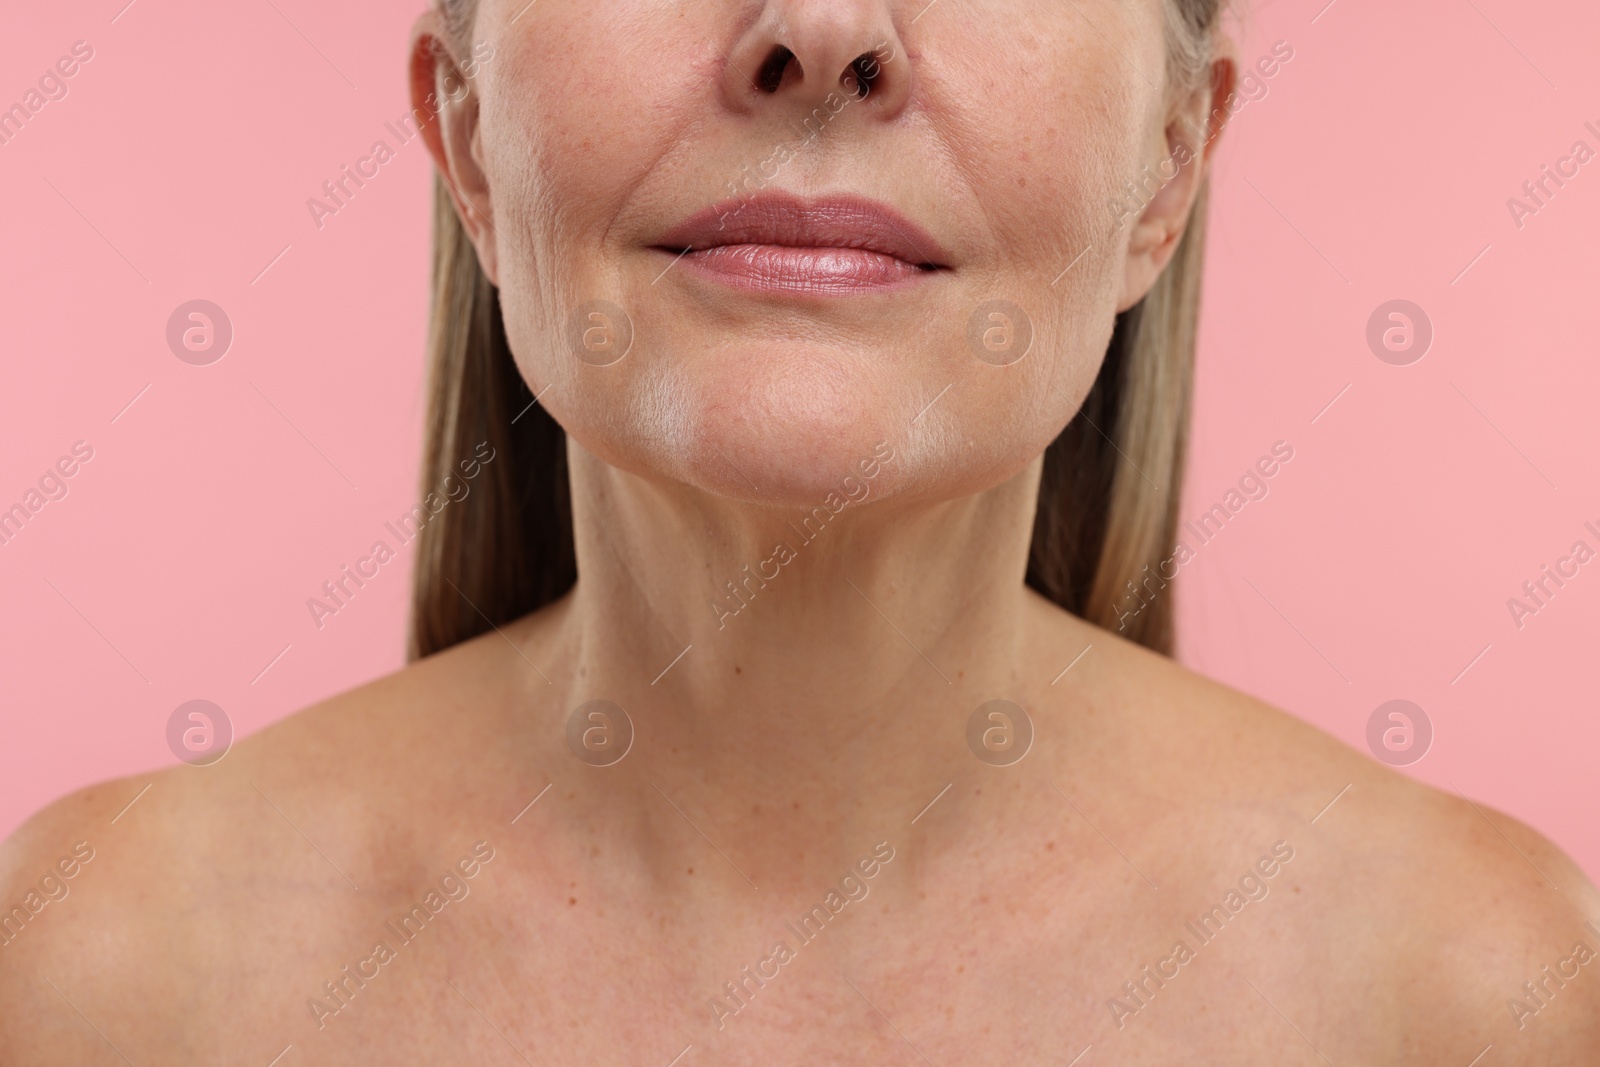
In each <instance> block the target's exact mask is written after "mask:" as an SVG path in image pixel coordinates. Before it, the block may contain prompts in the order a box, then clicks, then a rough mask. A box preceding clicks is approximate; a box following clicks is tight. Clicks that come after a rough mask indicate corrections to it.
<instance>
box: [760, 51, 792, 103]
mask: <svg viewBox="0 0 1600 1067" xmlns="http://www.w3.org/2000/svg"><path fill="white" fill-rule="evenodd" d="M793 59H794V53H793V52H791V51H789V50H788V49H787V48H785V47H783V45H781V44H780V45H776V46H774V47H773V49H772V51H771V52H769V53H767V58H766V60H765V61H764V62H763V63H762V64H761V70H760V71H759V72H757V74H756V84H757V85H758V86H760V87H761V91H762V92H764V93H775V92H777V91H778V86H780V85H782V84H783V76H784V74H785V73H787V72H788V70H789V63H790V61H792V60H793Z"/></svg>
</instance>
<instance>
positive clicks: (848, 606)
mask: <svg viewBox="0 0 1600 1067" xmlns="http://www.w3.org/2000/svg"><path fill="white" fill-rule="evenodd" d="M569 448H570V453H569V454H570V455H571V457H572V461H571V470H572V485H573V493H572V499H573V512H574V515H573V518H574V533H575V537H576V548H577V559H578V573H579V576H580V577H579V581H578V583H577V586H576V588H575V589H574V591H573V593H572V595H571V597H570V598H569V600H568V604H567V605H566V607H565V610H564V611H563V613H562V615H561V618H560V624H559V625H560V637H559V640H558V642H557V645H556V646H555V649H554V650H553V651H552V654H553V655H558V656H560V657H561V660H560V662H559V663H558V664H557V665H556V666H557V667H558V668H559V673H554V674H552V677H553V678H554V684H555V685H556V686H557V687H558V691H559V692H560V695H561V696H562V697H563V698H565V699H564V703H562V704H561V707H562V708H563V709H568V708H573V707H576V706H577V705H578V704H580V703H583V702H584V701H588V700H594V699H606V700H611V701H614V702H615V703H617V704H619V705H621V706H622V707H623V708H624V709H626V710H627V711H628V713H629V715H630V717H631V719H632V721H633V724H634V728H635V731H636V737H635V740H634V747H633V749H632V750H631V751H630V752H629V754H628V756H627V757H626V759H627V761H628V762H629V763H631V764H632V767H631V768H630V770H631V771H632V772H633V773H632V775H631V776H627V777H625V776H623V775H613V776H612V777H611V778H609V779H607V789H608V791H609V790H616V789H621V793H620V794H613V795H611V796H610V797H609V800H608V802H611V803H615V802H617V801H619V800H621V799H622V797H623V796H626V797H627V798H628V801H629V802H637V803H639V804H641V805H648V806H650V807H652V808H656V809H659V808H661V807H662V805H661V799H660V797H659V796H658V795H656V794H657V792H658V791H659V792H662V793H667V794H669V795H670V794H672V793H674V792H676V793H677V794H678V795H677V796H674V797H673V799H674V801H675V802H677V803H680V804H682V805H685V806H691V805H692V807H693V808H694V810H696V811H699V812H709V813H714V815H713V817H714V818H715V820H716V825H717V827H718V829H719V830H720V831H721V832H722V833H723V834H724V835H726V836H727V837H728V838H730V839H732V840H731V847H732V848H734V849H736V850H737V852H738V853H739V855H740V856H741V857H743V858H744V862H743V863H741V864H740V866H741V867H742V868H745V869H746V870H747V871H749V873H750V874H751V875H752V876H755V877H757V880H758V881H759V880H760V876H765V877H766V878H767V879H768V880H769V881H777V882H781V881H784V880H786V879H787V878H788V877H789V876H795V877H800V876H809V875H810V872H809V871H800V870H797V869H795V864H796V863H797V862H799V861H798V857H800V856H809V857H812V858H813V859H814V860H815V861H817V862H819V863H823V864H826V863H833V862H848V861H851V860H854V859H856V858H858V857H857V855H856V853H860V852H862V850H863V849H868V848H870V846H871V844H872V843H873V842H875V841H877V840H879V839H881V837H882V833H881V832H880V831H881V829H882V827H883V826H885V825H888V824H889V823H890V822H893V823H894V824H896V825H900V826H904V825H905V823H906V820H908V819H909V818H910V817H911V816H912V815H914V814H915V813H916V810H917V808H919V807H921V806H922V805H923V804H925V803H927V801H928V800H929V799H930V798H931V797H932V796H933V795H934V794H935V793H936V792H937V791H938V790H939V789H940V788H941V787H942V786H943V785H944V784H945V783H947V782H949V781H950V780H951V779H952V775H953V771H955V770H957V769H960V768H961V767H962V766H964V761H970V760H971V759H972V758H973V757H972V755H971V754H970V753H969V752H968V751H967V748H966V744H965V729H966V722H967V718H968V716H969V715H970V714H971V712H972V710H973V709H974V708H976V707H977V706H978V705H979V704H981V703H983V702H985V701H987V700H990V699H994V698H996V697H1004V696H1007V695H1008V694H1011V693H1015V692H1017V691H1018V687H1019V686H1020V685H1021V684H1024V678H1023V672H1022V669H1021V664H1020V663H1019V662H1018V661H1019V659H1021V658H1022V657H1023V655H1024V649H1025V646H1026V645H1027V644H1028V642H1026V641H1025V640H1023V638H1024V636H1025V635H1024V633H1023V631H1024V627H1025V624H1026V622H1027V620H1028V619H1029V618H1030V617H1031V616H1030V614H1029V608H1030V606H1031V604H1032V603H1033V595H1032V594H1031V593H1029V592H1028V590H1027V589H1026V587H1025V585H1024V581H1023V579H1024V574H1025V570H1026V565H1027V555H1028V546H1029V541H1030V537H1031V533H1032V523H1033V512H1034V507H1035V503H1036V500H1037V493H1038V479H1039V471H1040V465H1039V463H1038V462H1035V463H1033V464H1032V465H1030V466H1029V467H1028V468H1027V469H1025V470H1024V471H1023V472H1022V473H1020V474H1019V475H1017V476H1015V477H1013V478H1012V479H1010V480H1009V481H1007V482H1005V483H1003V484H1001V485H999V486H996V487H994V488H991V489H987V490H984V491H982V492H979V493H976V494H974V495H970V496H965V497H960V498H957V499H953V500H943V501H938V502H933V503H917V504H901V503H900V501H899V500H898V499H897V498H885V499H882V500H875V499H873V498H872V497H871V496H870V495H868V496H866V497H865V498H863V499H861V500H859V501H858V502H852V503H849V504H848V505H846V506H843V507H842V508H839V510H838V511H837V513H835V512H834V511H833V510H832V509H831V508H829V507H826V506H823V507H819V508H818V509H816V510H814V511H805V510H802V509H799V508H772V507H767V506H755V505H746V504H740V503H737V502H732V501H729V500H728V499H727V498H725V497H720V496H714V495H711V494H707V493H703V492H701V491H699V490H695V489H691V488H688V487H685V486H683V485H682V484H680V483H662V482H657V481H652V480H647V479H644V478H641V477H639V476H636V475H633V474H629V473H627V472H624V471H621V470H618V469H617V468H615V467H612V466H609V465H608V464H605V463H603V462H602V461H600V460H598V459H596V458H595V457H594V456H592V455H590V454H589V453H587V452H586V451H584V450H583V449H582V448H581V447H579V446H577V445H576V444H575V443H570V444H569ZM840 499H842V498H836V500H835V501H834V503H835V506H837V504H838V501H839V500H840ZM547 673H551V672H550V671H548V670H547ZM563 714H565V710H563ZM624 782H631V783H632V784H631V785H628V786H626V787H623V786H622V785H621V783H624ZM685 798H686V799H685ZM902 815H903V816H904V818H902V817H901V816H902ZM841 857H847V859H841ZM751 868H754V869H756V870H759V871H760V876H757V875H756V870H751Z"/></svg>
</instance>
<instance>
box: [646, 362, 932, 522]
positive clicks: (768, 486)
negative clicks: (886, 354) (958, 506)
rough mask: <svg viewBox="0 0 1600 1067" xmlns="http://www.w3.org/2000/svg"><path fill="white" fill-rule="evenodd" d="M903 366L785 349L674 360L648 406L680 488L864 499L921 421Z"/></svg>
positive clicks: (814, 500) (786, 499) (790, 502)
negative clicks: (865, 489) (664, 428)
mask: <svg viewBox="0 0 1600 1067" xmlns="http://www.w3.org/2000/svg"><path fill="white" fill-rule="evenodd" d="M895 365H896V364H895V361H892V360H889V359H887V358H879V357H878V356H877V354H875V353H871V352H862V353H859V354H857V353H840V352H838V351H835V350H831V349H829V348H827V347H825V346H819V345H817V344H815V343H802V342H797V341H785V340H761V341H752V342H742V343H729V344H724V345H720V346H718V347H716V348H714V349H712V350H710V351H705V350H702V351H701V352H699V353H697V354H696V355H695V356H694V357H693V358H691V359H688V360H682V361H678V360H672V361H667V364H666V365H665V366H664V367H663V368H662V370H661V372H660V373H658V374H654V375H652V377H653V378H655V379H656V381H655V383H654V384H653V387H651V388H648V389H647V390H646V392H647V393H648V394H650V396H649V397H648V399H647V400H646V403H645V405H644V406H645V407H646V408H652V409H654V410H655V411H656V412H657V413H658V418H659V419H661V420H663V421H664V422H665V423H666V424H667V425H669V426H670V427H671V428H672V429H671V431H670V432H669V434H667V435H666V437H665V440H667V441H668V442H670V443H671V444H672V445H673V446H674V447H673V448H672V451H673V452H674V453H675V455H674V456H671V457H667V456H659V455H658V456H657V460H658V461H660V460H667V461H668V465H669V466H670V467H673V468H676V469H674V470H672V471H671V473H672V475H673V476H674V477H676V478H677V479H678V480H680V481H684V482H687V483H689V484H691V485H694V486H696V487H698V488H701V489H704V490H706V491H708V492H713V493H716V494H717V495H719V496H725V497H729V498H732V499H736V500H741V501H746V502H750V503H761V504H770V505H774V506H782V507H810V506H812V505H815V504H818V503H820V502H821V501H822V500H823V499H824V498H826V497H827V495H828V494H829V493H841V494H843V493H847V492H850V491H854V492H857V493H859V492H861V491H862V490H860V489H856V488H854V486H855V483H858V482H862V481H863V480H864V478H865V474H864V472H871V473H872V477H871V478H870V479H865V482H866V483H867V484H868V486H869V491H870V494H871V495H873V496H875V495H877V492H878V490H879V487H880V486H883V485H887V484H888V483H889V477H888V476H889V474H890V472H891V469H892V468H893V466H894V463H893V461H892V460H890V461H888V462H884V461H883V459H882V457H883V456H884V455H886V454H887V455H893V454H898V453H900V452H903V450H904V447H905V444H906V442H907V439H908V437H909V434H910V433H911V431H912V427H911V420H912V418H914V417H915V415H916V407H915V406H911V405H910V404H909V399H910V397H911V391H910V389H909V386H908V385H906V384H901V383H897V382H896V381H895V380H894V379H895V378H897V377H899V375H897V374H895V373H894V372H893V368H894V367H895ZM641 399H644V398H641ZM655 447H657V448H659V447H660V444H659V441H658V442H655ZM846 479H854V481H853V482H848V483H847V482H846ZM842 487H844V488H842Z"/></svg>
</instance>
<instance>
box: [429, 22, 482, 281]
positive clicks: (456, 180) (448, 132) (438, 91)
mask: <svg viewBox="0 0 1600 1067" xmlns="http://www.w3.org/2000/svg"><path fill="white" fill-rule="evenodd" d="M467 69H469V70H472V71H474V72H476V70H477V65H476V64H472V65H470V66H469V67H468V68H467ZM410 75H411V79H410V80H411V109H412V115H413V116H415V117H416V119H417V124H418V126H419V128H420V130H421V132H422V137H423V141H424V143H426V144H427V146H428V153H429V154H430V155H431V156H433V162H434V165H435V166H436V167H438V170H439V176H440V177H441V178H443V179H444V182H445V185H446V186H447V187H448V188H449V190H450V199H451V201H452V202H453V203H454V204H455V208H456V215H457V216H458V217H459V218H460V219H461V224H462V225H463V226H464V227H465V228H466V231H467V236H468V237H470V238H471V240H472V244H473V247H474V248H476V249H477V252H478V263H479V264H480V265H481V266H482V267H483V271H484V273H485V274H486V275H488V277H489V281H490V282H491V283H493V284H495V285H499V284H500V278H499V249H498V247H497V243H496V240H495V238H496V233H495V228H494V208H493V202H492V200H491V199H490V196H489V180H488V176H487V175H486V174H485V173H484V168H483V150H482V149H483V142H482V138H481V137H480V136H479V125H478V116H479V106H478V103H479V101H478V92H477V89H476V87H475V86H474V84H473V80H472V78H471V77H470V76H468V75H467V74H464V73H463V72H462V66H461V64H460V63H459V62H458V61H457V57H455V56H454V55H452V53H451V51H450V45H449V42H448V39H447V37H446V34H445V32H444V27H443V25H442V24H441V23H440V21H439V17H438V15H437V13H436V12H434V11H433V10H432V9H431V8H430V9H429V10H428V11H426V12H425V13H423V14H422V15H421V16H420V17H419V18H418V19H417V21H416V24H415V25H413V26H412V28H411V67H410Z"/></svg>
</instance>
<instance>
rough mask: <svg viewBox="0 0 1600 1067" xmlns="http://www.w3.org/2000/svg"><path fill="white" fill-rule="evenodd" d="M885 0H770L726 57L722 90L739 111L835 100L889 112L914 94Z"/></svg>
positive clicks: (884, 113)
mask: <svg viewBox="0 0 1600 1067" xmlns="http://www.w3.org/2000/svg"><path fill="white" fill-rule="evenodd" d="M888 7H889V0H767V2H766V3H764V4H763V5H762V11H761V14H760V16H759V17H758V18H757V19H756V21H755V22H754V23H753V24H752V25H751V26H750V28H749V29H748V30H747V31H745V33H744V34H743V35H742V36H741V37H740V38H739V41H738V43H737V44H735V45H734V48H733V51H732V52H731V53H729V56H728V60H729V62H728V69H727V70H726V71H725V73H724V76H723V91H724V93H725V94H726V95H727V97H728V99H729V101H730V103H732V104H733V106H735V107H736V108H737V109H738V110H741V111H757V110H760V109H761V108H762V107H764V106H766V103H765V102H766V101H767V100H768V99H769V98H771V99H783V100H787V101H789V102H790V103H792V105H793V106H795V107H797V108H800V109H803V110H811V109H814V108H817V107H819V106H823V105H825V104H826V105H832V106H833V107H834V109H835V110H837V109H838V107H839V106H840V105H839V104H836V103H835V101H840V102H845V101H848V102H852V103H862V104H867V105H870V106H872V107H873V108H874V109H875V110H876V111H877V112H878V113H879V114H880V115H881V116H883V117H893V116H894V115H896V114H898V113H899V112H900V111H902V110H903V109H904V108H905V105H906V101H907V100H908V99H910V96H911V62H910V60H909V59H908V58H907V56H906V50H905V46H904V45H903V44H902V43H901V41H900V35H899V33H898V31H897V30H896V29H895V24H894V19H893V17H892V16H891V15H890V12H889V10H888Z"/></svg>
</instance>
